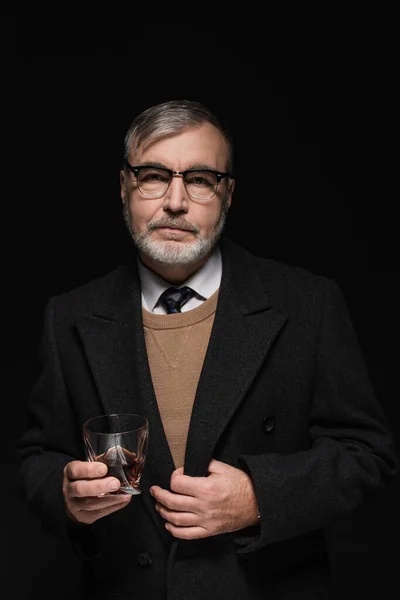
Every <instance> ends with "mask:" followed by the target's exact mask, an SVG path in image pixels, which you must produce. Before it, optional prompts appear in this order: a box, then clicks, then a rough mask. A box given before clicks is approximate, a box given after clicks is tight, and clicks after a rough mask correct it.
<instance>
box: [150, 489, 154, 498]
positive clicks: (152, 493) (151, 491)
mask: <svg viewBox="0 0 400 600" xmlns="http://www.w3.org/2000/svg"><path fill="white" fill-rule="evenodd" d="M150 494H151V495H152V496H154V492H153V488H150Z"/></svg>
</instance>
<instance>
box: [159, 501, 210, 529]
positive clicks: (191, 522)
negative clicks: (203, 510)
mask: <svg viewBox="0 0 400 600" xmlns="http://www.w3.org/2000/svg"><path fill="white" fill-rule="evenodd" d="M155 508H156V510H157V512H158V513H159V514H160V515H161V516H162V518H163V519H165V520H166V521H168V523H172V524H173V525H176V526H178V527H194V526H197V525H198V524H199V517H198V516H197V515H196V514H195V513H192V512H181V511H176V510H170V509H169V508H167V507H166V506H163V505H162V504H156V507H155Z"/></svg>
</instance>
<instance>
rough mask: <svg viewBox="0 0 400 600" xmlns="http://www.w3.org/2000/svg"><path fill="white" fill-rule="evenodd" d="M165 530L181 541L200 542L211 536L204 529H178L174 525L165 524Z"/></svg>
mask: <svg viewBox="0 0 400 600" xmlns="http://www.w3.org/2000/svg"><path fill="white" fill-rule="evenodd" d="M165 529H167V531H169V532H170V534H171V535H173V536H174V537H176V538H179V539H181V540H200V539H202V538H206V537H209V536H210V534H209V532H208V531H207V529H204V527H177V526H176V525H173V524H172V523H165Z"/></svg>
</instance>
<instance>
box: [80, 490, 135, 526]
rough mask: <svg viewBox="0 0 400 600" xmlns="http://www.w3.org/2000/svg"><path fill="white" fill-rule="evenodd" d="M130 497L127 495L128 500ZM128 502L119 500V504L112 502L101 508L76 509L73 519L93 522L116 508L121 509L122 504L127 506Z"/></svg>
mask: <svg viewBox="0 0 400 600" xmlns="http://www.w3.org/2000/svg"><path fill="white" fill-rule="evenodd" d="M126 495H128V494H126ZM130 499H131V496H129V500H130ZM128 504H129V502H128V501H125V502H121V503H119V504H114V505H113V506H108V507H106V508H101V509H100V510H92V511H89V510H84V509H82V510H77V511H75V515H74V516H75V519H76V520H77V521H79V522H80V523H87V524H90V523H94V522H95V521H97V520H98V519H101V518H102V517H106V516H107V515H110V514H112V513H114V512H116V511H117V510H121V509H122V508H124V506H127V505H128Z"/></svg>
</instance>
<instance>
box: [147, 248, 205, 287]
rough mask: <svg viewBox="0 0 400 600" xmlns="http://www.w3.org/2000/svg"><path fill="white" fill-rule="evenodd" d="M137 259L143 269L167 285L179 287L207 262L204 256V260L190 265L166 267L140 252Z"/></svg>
mask: <svg viewBox="0 0 400 600" xmlns="http://www.w3.org/2000/svg"><path fill="white" fill-rule="evenodd" d="M139 258H140V260H141V262H142V263H143V264H144V265H145V267H147V268H148V269H150V271H153V273H156V274H157V275H159V276H160V277H162V278H163V279H165V281H168V283H172V284H173V285H180V284H181V283H183V282H184V281H186V280H187V279H189V277H190V276H191V275H193V273H195V272H196V271H197V270H198V269H200V267H201V266H202V265H204V263H206V262H207V260H208V259H209V256H206V257H205V258H203V259H201V260H199V261H197V262H195V263H192V264H190V265H166V264H163V263H160V262H157V261H154V260H152V259H151V258H149V257H148V256H146V255H145V254H143V253H142V252H141V253H140V254H139Z"/></svg>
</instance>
